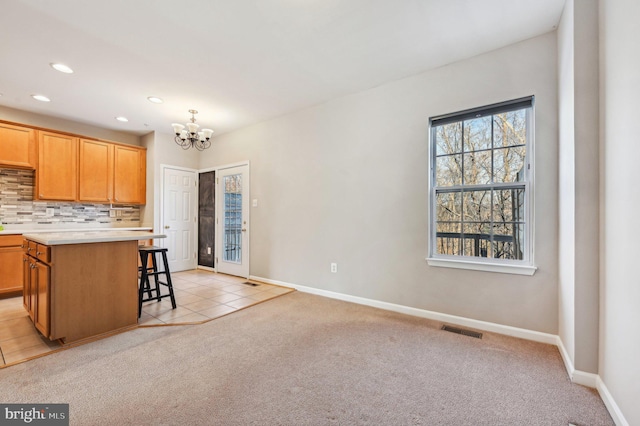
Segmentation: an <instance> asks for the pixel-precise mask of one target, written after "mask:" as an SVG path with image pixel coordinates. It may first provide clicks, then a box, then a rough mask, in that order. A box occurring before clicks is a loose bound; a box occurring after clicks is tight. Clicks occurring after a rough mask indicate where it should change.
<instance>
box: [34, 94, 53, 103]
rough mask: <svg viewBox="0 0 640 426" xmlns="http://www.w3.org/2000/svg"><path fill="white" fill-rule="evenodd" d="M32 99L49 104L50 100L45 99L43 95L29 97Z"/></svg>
mask: <svg viewBox="0 0 640 426" xmlns="http://www.w3.org/2000/svg"><path fill="white" fill-rule="evenodd" d="M31 97H32V98H33V99H35V100H36V101H40V102H51V99H49V98H47V97H46V96H44V95H31Z"/></svg>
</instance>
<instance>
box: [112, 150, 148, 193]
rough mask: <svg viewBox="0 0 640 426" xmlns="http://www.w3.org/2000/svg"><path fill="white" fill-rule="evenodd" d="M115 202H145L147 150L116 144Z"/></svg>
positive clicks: (114, 167)
mask: <svg viewBox="0 0 640 426" xmlns="http://www.w3.org/2000/svg"><path fill="white" fill-rule="evenodd" d="M113 157H114V161H113V176H114V179H113V202H114V203H118V204H145V200H146V193H147V186H146V176H147V151H146V150H145V149H141V148H136V147H129V146H124V145H114V156H113Z"/></svg>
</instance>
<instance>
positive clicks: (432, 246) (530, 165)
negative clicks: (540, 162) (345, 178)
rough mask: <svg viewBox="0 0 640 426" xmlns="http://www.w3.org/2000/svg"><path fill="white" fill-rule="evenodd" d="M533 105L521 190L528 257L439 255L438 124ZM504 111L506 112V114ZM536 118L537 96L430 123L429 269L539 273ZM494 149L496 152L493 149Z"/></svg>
mask: <svg viewBox="0 0 640 426" xmlns="http://www.w3.org/2000/svg"><path fill="white" fill-rule="evenodd" d="M527 101H530V106H523V107H522V108H516V109H525V108H526V120H527V122H526V123H527V145H526V154H525V163H526V166H525V179H524V182H523V183H518V186H521V185H522V186H524V191H525V201H524V202H525V208H524V214H525V223H524V238H525V244H524V249H525V250H524V253H523V259H522V260H512V259H495V258H484V257H475V256H462V255H444V254H438V253H436V189H437V187H436V184H435V183H436V178H435V176H436V162H435V159H436V143H435V128H436V127H437V124H436V126H434V125H433V123H434V122H436V123H439V122H442V120H443V119H450V120H452V121H451V122H455V121H458V120H457V119H458V118H459V121H463V120H465V119H468V118H472V117H474V116H478V117H479V116H486V115H492V114H499V113H500V112H504V111H509V110H514V106H515V105H521V104H523V103H526V102H527ZM503 110H504V111H503ZM534 117H535V99H534V97H533V96H529V97H526V98H520V99H514V100H512V101H507V102H501V103H497V104H492V105H487V106H483V107H479V108H473V109H469V110H465V111H460V112H456V113H452V114H446V115H442V116H437V117H431V118H430V119H429V210H428V211H429V224H428V242H429V247H428V253H429V254H428V256H427V258H426V261H427V263H428V265H429V266H436V267H446V268H457V269H470V270H476V271H487V272H498V273H507V274H517V275H533V274H534V273H535V271H536V269H537V268H536V267H535V266H534V265H535V263H534V250H533V248H534V242H533V235H534V217H533V211H534V210H533V202H534V200H533V198H534V197H533V194H534V190H533V183H534V123H535V120H534ZM492 149H494V148H492ZM502 185H505V184H493V183H491V184H487V185H469V186H465V185H460V187H463V188H465V187H466V188H476V189H477V188H487V189H493V188H496V187H500V186H502Z"/></svg>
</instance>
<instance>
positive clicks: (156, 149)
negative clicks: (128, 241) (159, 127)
mask: <svg viewBox="0 0 640 426" xmlns="http://www.w3.org/2000/svg"><path fill="white" fill-rule="evenodd" d="M141 144H142V146H144V147H146V148H147V205H146V206H145V207H144V209H143V210H142V216H141V221H142V224H143V225H144V226H151V227H153V229H154V230H155V231H157V232H161V231H162V230H161V229H160V220H161V211H162V205H161V199H162V196H161V195H162V194H161V192H162V166H174V167H181V168H187V169H194V170H195V169H197V168H198V161H199V158H200V155H201V154H200V153H199V152H198V151H197V150H195V149H189V150H186V151H185V150H184V149H182V148H181V147H180V146H178V145H177V144H176V143H175V142H174V140H173V135H170V134H167V133H160V132H151V133H149V134H147V135H145V136H143V137H142V142H141Z"/></svg>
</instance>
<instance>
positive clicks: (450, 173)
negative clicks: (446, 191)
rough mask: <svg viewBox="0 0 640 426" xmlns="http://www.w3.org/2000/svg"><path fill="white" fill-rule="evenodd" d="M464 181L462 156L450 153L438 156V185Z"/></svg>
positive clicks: (456, 183)
mask: <svg viewBox="0 0 640 426" xmlns="http://www.w3.org/2000/svg"><path fill="white" fill-rule="evenodd" d="M461 183H462V169H461V156H460V155H448V156H445V157H437V158H436V186H451V185H460V184H461Z"/></svg>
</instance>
